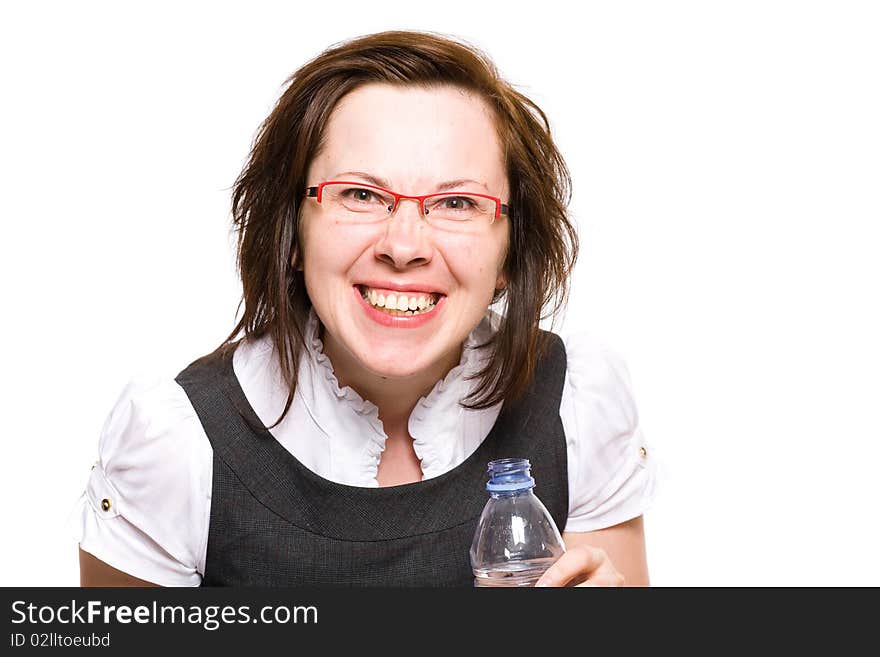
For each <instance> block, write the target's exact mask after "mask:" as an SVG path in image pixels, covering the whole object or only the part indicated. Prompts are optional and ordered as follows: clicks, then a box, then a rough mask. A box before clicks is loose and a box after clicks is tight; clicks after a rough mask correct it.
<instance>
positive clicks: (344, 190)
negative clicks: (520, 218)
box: [306, 180, 510, 224]
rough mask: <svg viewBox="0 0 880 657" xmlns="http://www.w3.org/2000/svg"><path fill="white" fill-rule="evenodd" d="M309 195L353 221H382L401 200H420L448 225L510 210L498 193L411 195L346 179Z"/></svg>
mask: <svg viewBox="0 0 880 657" xmlns="http://www.w3.org/2000/svg"><path fill="white" fill-rule="evenodd" d="M306 195H307V196H308V197H309V198H314V199H315V200H316V201H317V202H318V203H320V204H322V205H324V206H326V207H328V209H330V210H331V211H333V212H334V214H335V215H337V216H339V217H341V218H343V219H345V218H349V219H351V220H353V221H364V220H367V221H382V220H384V219H387V218H388V217H390V216H391V215H392V214H394V211H395V210H396V209H397V206H398V204H399V203H400V200H401V199H410V200H413V201H417V202H418V204H419V211H420V212H421V215H422V216H423V217H425V219H426V220H427V221H428V222H429V223H430V222H434V221H437V222H444V223H447V224H450V223H451V224H455V223H467V222H474V221H481V220H488V222H489V223H492V222H493V221H495V219H497V218H498V217H500V216H501V215H502V214H503V215H506V216H509V212H510V209H509V207H508V206H507V205H505V204H503V203H502V202H501V199H500V198H498V197H497V196H490V195H488V194H477V193H475V192H455V191H453V192H441V193H438V194H425V195H424V196H410V195H408V194H398V193H397V192H393V191H391V190H390V189H385V188H384V187H378V186H376V185H368V184H366V183H362V182H353V181H346V180H328V181H325V182H321V183H318V184H317V185H316V186H314V187H308V188H307V189H306Z"/></svg>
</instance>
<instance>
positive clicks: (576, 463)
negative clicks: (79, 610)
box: [68, 310, 656, 586]
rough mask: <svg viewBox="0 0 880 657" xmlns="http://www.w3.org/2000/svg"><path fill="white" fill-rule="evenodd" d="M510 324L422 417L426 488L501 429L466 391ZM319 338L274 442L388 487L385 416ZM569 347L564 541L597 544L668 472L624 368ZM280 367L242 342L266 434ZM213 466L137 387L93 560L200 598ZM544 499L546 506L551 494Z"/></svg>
mask: <svg viewBox="0 0 880 657" xmlns="http://www.w3.org/2000/svg"><path fill="white" fill-rule="evenodd" d="M497 322H498V315H497V314H496V313H494V312H493V311H491V310H489V311H487V314H486V316H485V317H484V319H483V321H482V322H481V323H480V324H479V325H478V326H477V327H476V328H475V329H474V331H473V332H472V333H471V334H470V335H469V336H468V338H467V340H466V341H465V344H464V349H463V350H462V356H461V361H460V362H459V364H458V366H456V367H454V368H453V369H452V370H451V371H450V372H449V373H448V374H447V375H446V377H445V378H444V379H443V380H441V381H438V382H437V384H436V385H435V386H434V388H433V390H431V392H430V393H429V394H428V395H427V397H422V398H421V399H420V400H419V402H418V403H417V404H416V407H415V408H414V409H413V412H412V414H411V415H410V418H409V433H410V435H411V436H412V437H413V441H414V443H413V447H414V449H415V453H416V455H417V456H418V457H419V459H420V460H421V466H422V477H423V479H429V478H432V477H436V476H438V475H441V474H443V473H445V472H447V471H449V470H451V469H452V468H454V467H456V466H457V465H459V464H461V463H462V462H464V461H465V459H467V458H468V456H470V455H471V454H472V453H473V452H474V451H475V450H476V449H477V447H479V445H480V443H481V442H482V441H483V439H484V438H485V437H486V436H487V435H488V434H489V431H490V430H491V428H492V426H493V424H494V423H495V420H496V418H497V416H498V413H499V412H500V410H501V404H500V403H499V404H497V405H496V406H493V407H492V408H489V409H484V410H478V411H472V410H467V409H463V408H461V406H459V405H458V401H459V400H460V399H463V398H464V397H466V396H467V394H468V393H469V392H470V386H471V385H475V384H476V382H475V381H466V380H465V379H466V377H467V375H468V374H469V373H472V372H474V371H476V370H478V369H479V368H480V365H481V363H482V362H483V358H484V357H485V354H483V353H482V352H480V351H478V350H476V349H474V348H473V346H474V345H475V344H477V343H479V342H480V341H482V340H484V339H485V338H486V337H487V336H488V335H489V333H488V332H490V331H494V330H497ZM306 328H307V330H306V348H307V350H306V352H304V356H303V358H302V359H301V361H300V365H299V383H298V386H297V389H296V393H295V396H294V400H293V403H292V405H291V408H290V411H289V412H288V414H287V416H286V417H285V419H284V421H283V422H281V423H280V424H279V425H278V426H276V427H274V428H273V429H271V433H272V435H273V436H275V438H276V439H277V440H278V441H279V442H280V443H281V444H282V445H283V446H284V447H285V448H286V449H287V450H288V451H290V453H291V454H293V455H294V456H295V457H296V458H297V459H298V460H299V461H300V462H301V463H303V464H304V465H305V466H306V467H308V468H309V469H311V470H312V471H313V472H315V473H317V474H318V475H320V476H322V477H324V478H325V479H329V480H332V481H335V482H338V483H342V484H347V485H351V486H373V487H375V486H378V482H377V480H376V474H377V470H378V464H379V458H380V455H381V453H382V450H383V449H384V448H385V439H386V436H385V432H384V430H383V426H382V421H381V420H380V419H379V414H378V408H377V407H376V405H375V404H373V403H371V402H370V401H367V400H364V399H362V398H361V397H360V395H358V393H356V392H355V391H354V390H353V389H352V388H350V387H344V388H340V387H339V384H338V382H337V380H336V377H335V375H334V374H333V368H332V366H331V364H330V361H329V359H328V358H327V356H326V355H325V354H324V353H323V345H322V344H321V340H320V338H319V337H318V336H319V331H318V328H319V325H318V319H317V316H316V315H315V313H314V310H313V311H312V312H311V315H310V317H309V321H308V323H307V327H306ZM565 346H566V353H567V360H568V362H567V371H566V376H565V384H564V387H563V393H562V401H561V405H560V409H559V412H560V417H561V420H562V425H563V428H564V431H565V436H566V445H567V456H568V486H569V509H568V520H567V524H566V526H565V530H566V531H567V532H588V531H593V530H596V529H602V528H604V527H610V526H612V525H616V524H618V523H621V522H624V521H626V520H629V519H631V518H634V517H636V516H639V515H641V514H642V513H643V512H644V511H645V510H646V509H647V508H648V506H649V504H650V502H651V500H652V499H653V496H654V489H655V479H656V476H655V474H656V468H655V466H654V459H653V457H652V455H651V451H650V450H648V449H647V445H646V443H645V441H644V439H643V437H642V434H641V431H640V429H639V423H638V414H637V411H636V406H635V402H634V400H633V396H632V393H631V384H630V380H629V374H628V372H627V369H626V366H625V364H624V363H623V361H622V360H621V359H620V357H619V356H618V355H617V354H616V353H614V352H613V351H611V350H610V349H609V348H608V347H606V346H604V345H603V344H601V343H600V342H598V341H597V340H596V339H595V338H594V337H592V336H591V335H590V334H589V333H577V334H574V335H571V336H569V337H568V338H566V339H565ZM483 351H485V350H483ZM274 356H275V354H274V349H273V348H272V342H271V340H270V338H268V337H266V338H263V339H261V340H258V341H255V342H248V341H243V342H242V343H241V345H240V346H239V347H238V348H237V349H236V351H235V354H234V356H233V369H234V372H235V375H236V377H237V378H238V380H239V382H240V384H241V387H242V389H243V391H244V393H245V396H246V397H247V399H248V401H249V402H250V404H251V406H253V408H254V410H255V411H256V413H257V416H258V417H259V418H260V420H261V421H262V422H263V423H264V424H265V425H267V426H268V425H270V424H272V423H273V422H275V420H277V419H278V417H279V415H280V414H281V411H282V410H283V409H284V403H285V401H286V399H287V396H286V393H285V390H284V386H283V384H282V378H281V374H280V370H279V366H278V359H277V358H276V357H274ZM212 467H213V461H212V449H211V443H210V442H209V440H208V437H207V435H206V434H205V431H204V429H203V428H202V424H201V422H200V421H199V418H198V416H197V415H196V412H195V410H194V409H193V407H192V405H191V404H190V401H189V398H188V397H187V395H186V393H185V392H184V390H183V388H181V387H180V385H178V384H177V382H176V381H174V377H173V376H140V377H137V378H135V379H133V380H132V381H130V382H129V383H128V385H126V386H125V388H124V389H123V391H122V394H121V395H120V397H119V400H118V401H117V402H116V405H115V406H114V408H113V410H112V411H111V412H110V415H109V417H108V418H107V420H106V422H105V423H104V427H103V430H102V432H101V437H100V441H99V446H98V460H97V462H96V463H95V465H94V466H93V467H92V471H91V474H90V476H89V480H88V484H87V485H86V489H85V491H84V492H83V494H82V495H81V496H80V498H79V499H78V500H77V502H76V504H75V505H74V507H73V509H72V510H71V513H70V516H69V519H68V526H69V529H70V531H71V533H72V534H73V535H74V536H75V537H76V540H77V541H78V542H79V544H80V547H82V549H83V550H85V551H86V552H89V553H90V554H92V555H94V556H96V557H98V558H99V559H101V560H102V561H104V562H106V563H108V564H109V565H111V566H113V567H114V568H117V569H119V570H121V571H123V572H126V573H129V574H130V575H133V576H135V577H139V578H141V579H145V580H148V581H151V582H154V583H156V584H161V585H163V586H198V585H199V584H200V583H201V579H202V574H203V573H204V572H205V555H206V551H207V541H208V524H209V515H210V509H211V483H212ZM535 490H536V493H537V494H538V496H539V497H540V490H541V482H540V481H538V482H537V488H536V489H535ZM108 501H109V505H108V504H107V502H108ZM105 507H107V508H105Z"/></svg>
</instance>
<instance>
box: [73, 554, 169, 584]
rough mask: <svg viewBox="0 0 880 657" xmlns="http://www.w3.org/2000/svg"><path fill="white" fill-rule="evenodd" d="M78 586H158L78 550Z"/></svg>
mask: <svg viewBox="0 0 880 657" xmlns="http://www.w3.org/2000/svg"><path fill="white" fill-rule="evenodd" d="M79 585H80V586H159V584H153V583H152V582H148V581H146V580H143V579H138V578H137V577H132V576H131V575H129V574H128V573H124V572H122V571H121V570H117V569H116V568H114V567H113V566H110V565H109V564H106V563H104V562H103V561H101V560H100V559H98V558H97V557H95V556H93V555H91V554H89V553H88V552H86V551H85V550H83V549H82V548H79Z"/></svg>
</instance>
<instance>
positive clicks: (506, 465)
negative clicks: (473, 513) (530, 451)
mask: <svg viewBox="0 0 880 657" xmlns="http://www.w3.org/2000/svg"><path fill="white" fill-rule="evenodd" d="M530 469H531V464H530V463H529V460H528V459H498V460H497V461H489V481H488V482H486V490H487V491H489V492H490V493H511V492H517V491H523V490H528V489H530V488H534V487H535V480H534V479H532V476H531V470H530Z"/></svg>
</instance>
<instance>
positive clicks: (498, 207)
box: [306, 180, 510, 222]
mask: <svg viewBox="0 0 880 657" xmlns="http://www.w3.org/2000/svg"><path fill="white" fill-rule="evenodd" d="M326 185H352V186H354V187H358V188H362V187H363V188H366V189H375V190H378V191H380V192H385V193H386V194H390V195H391V196H393V197H394V205H393V206H391V207H390V208H389V209H388V216H389V217H390V216H391V215H392V214H394V212H395V211H396V210H397V206H398V204H399V203H400V200H401V199H410V200H412V201H418V203H419V212H421V214H422V216H423V217H427V216H428V212H427V210H425V201H426V200H427V199H429V198H432V197H435V196H455V195H457V194H458V195H462V196H479V197H480V198H487V199H489V200H491V201H495V216H494V217H493V218H492V221H493V222H494V221H495V220H496V219H498V217H500V216H501V215H502V214H503V215H505V216H507V217H509V216H510V206H508V205H505V204H504V203H502V202H501V199H500V198H498V197H497V196H490V195H489V194H478V193H477V192H455V191H452V192H436V193H434V194H425V195H424V196H410V195H408V194H398V193H397V192H392V191H391V190H390V189H385V188H384V187H379V186H378V185H369V184H367V183H362V182H356V181H351V180H325V181H324V182H319V183H318V184H317V185H316V186H314V187H307V188H306V196H308V197H309V198H314V199H315V200H316V201H317V202H318V203H320V202H321V197H322V196H323V194H324V187H325V186H326Z"/></svg>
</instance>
